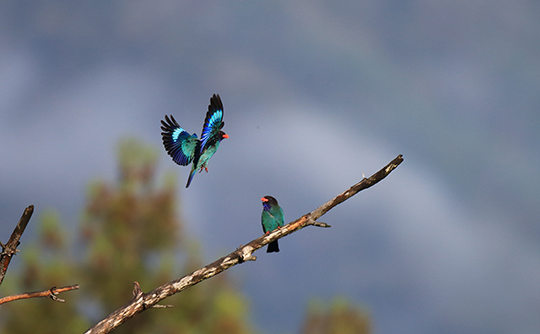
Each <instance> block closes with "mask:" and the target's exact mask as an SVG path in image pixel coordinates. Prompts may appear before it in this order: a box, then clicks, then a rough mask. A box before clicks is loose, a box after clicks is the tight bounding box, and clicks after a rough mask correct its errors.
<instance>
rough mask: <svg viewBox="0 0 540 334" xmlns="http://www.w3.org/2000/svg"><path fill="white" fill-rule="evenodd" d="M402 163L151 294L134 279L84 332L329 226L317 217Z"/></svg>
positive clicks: (116, 322)
mask: <svg viewBox="0 0 540 334" xmlns="http://www.w3.org/2000/svg"><path fill="white" fill-rule="evenodd" d="M401 162H403V157H402V155H401V154H400V155H398V156H397V157H396V158H395V159H394V160H392V161H391V162H390V163H389V164H388V165H386V166H385V167H384V168H382V169H381V170H379V171H378V172H377V173H375V174H373V175H372V176H370V177H369V178H365V177H364V178H363V179H362V180H361V181H360V182H358V183H357V184H355V185H353V186H352V187H350V188H349V189H348V190H346V191H344V192H343V193H341V194H339V195H337V196H336V197H334V198H333V199H331V200H330V201H328V202H326V203H325V204H323V205H321V206H320V207H318V208H317V209H315V210H313V211H312V212H310V213H307V214H305V215H303V216H302V217H300V218H298V219H296V220H295V221H293V222H291V223H289V224H287V225H285V226H283V227H281V228H279V229H276V230H274V231H272V232H270V233H269V234H267V235H263V236H261V237H259V238H257V239H255V240H253V241H251V242H250V243H248V244H247V245H245V246H240V247H238V249H236V250H235V251H234V252H232V253H230V254H229V255H227V256H224V257H222V258H221V259H219V260H217V261H215V262H213V263H211V264H209V265H207V266H206V267H204V268H201V269H199V270H196V271H194V272H193V273H191V274H189V275H186V276H184V277H181V278H179V279H177V280H174V281H171V282H169V283H166V284H164V285H162V286H159V287H157V288H155V289H154V290H152V291H150V292H148V293H142V291H141V288H140V285H139V283H137V282H135V284H134V285H135V286H134V290H133V298H132V299H131V301H129V302H128V303H127V304H125V305H124V306H122V307H120V308H119V309H117V310H116V311H114V312H113V313H111V314H109V315H108V316H107V317H106V318H105V319H103V320H102V321H100V322H99V323H97V324H96V325H95V326H94V327H92V328H90V329H89V330H87V331H86V332H85V334H97V333H109V332H111V331H112V330H114V329H115V328H116V327H118V326H120V325H121V324H122V323H124V322H126V321H127V320H129V319H130V318H132V317H134V316H136V315H137V314H139V313H141V312H143V311H145V310H147V309H149V308H155V307H156V304H157V303H158V302H160V301H161V300H163V299H165V298H167V297H169V296H172V295H174V294H176V293H178V292H181V291H183V290H185V289H187V288H189V287H191V286H193V285H195V284H197V283H200V282H202V281H203V280H205V279H207V278H210V277H213V276H215V275H217V274H219V273H221V272H222V271H224V270H227V269H228V268H230V267H232V266H235V265H237V264H239V263H243V262H245V261H254V260H256V257H255V256H253V255H252V253H253V252H255V251H256V250H258V249H259V248H261V247H263V246H265V245H267V244H268V243H270V242H272V241H274V240H278V239H281V238H283V237H285V236H287V235H289V234H291V233H293V232H296V231H298V230H300V229H302V228H304V227H306V226H310V225H311V226H318V227H330V225H328V224H325V223H321V222H317V221H316V220H317V219H319V218H320V217H321V216H322V215H324V214H325V213H327V212H328V211H329V210H331V209H332V208H333V207H335V206H336V205H338V204H340V203H343V202H344V201H346V200H347V199H349V198H351V197H352V196H354V195H356V194H357V193H358V192H359V191H361V190H364V189H366V188H369V187H371V186H373V185H374V184H376V183H377V182H379V181H381V180H382V179H384V178H385V177H386V176H388V174H390V173H391V172H392V171H393V170H394V169H395V168H396V167H397V166H398V165H399V164H400V163H401Z"/></svg>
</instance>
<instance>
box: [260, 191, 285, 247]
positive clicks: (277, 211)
mask: <svg viewBox="0 0 540 334" xmlns="http://www.w3.org/2000/svg"><path fill="white" fill-rule="evenodd" d="M261 201H262V205H263V211H262V214H261V224H262V228H263V232H264V233H265V234H268V233H270V231H273V230H275V229H276V228H280V227H281V226H283V210H282V209H281V207H280V206H279V204H278V202H277V200H276V199H275V198H274V197H272V196H268V195H267V196H264V197H263V198H261ZM266 252H267V253H272V252H279V246H278V241H277V240H276V241H272V242H271V243H269V244H268V248H267V249H266Z"/></svg>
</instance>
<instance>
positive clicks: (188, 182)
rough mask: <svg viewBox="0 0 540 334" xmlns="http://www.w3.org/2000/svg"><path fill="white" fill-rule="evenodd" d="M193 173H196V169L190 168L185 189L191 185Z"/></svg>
mask: <svg viewBox="0 0 540 334" xmlns="http://www.w3.org/2000/svg"><path fill="white" fill-rule="evenodd" d="M195 172H197V169H196V168H191V172H190V173H189V178H188V180H187V184H186V188H187V187H189V185H190V184H191V180H193V177H194V176H195Z"/></svg>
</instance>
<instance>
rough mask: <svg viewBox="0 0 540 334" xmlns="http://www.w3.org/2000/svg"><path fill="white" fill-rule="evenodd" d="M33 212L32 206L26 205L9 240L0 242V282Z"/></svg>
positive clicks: (16, 250) (0, 282)
mask: <svg viewBox="0 0 540 334" xmlns="http://www.w3.org/2000/svg"><path fill="white" fill-rule="evenodd" d="M33 213H34V206H33V205H30V206H28V207H27V208H26V209H25V210H24V212H23V214H22V216H21V219H19V223H18V224H17V226H15V229H14V230H13V233H11V237H10V238H9V241H8V242H7V243H6V244H5V245H4V244H3V243H1V242H0V245H1V246H2V253H1V254H0V284H2V282H3V281H4V277H5V276H6V272H7V269H8V266H9V263H10V262H11V258H12V257H13V255H15V254H16V253H17V252H18V251H19V250H18V249H17V246H19V244H20V241H19V240H20V239H21V236H22V234H23V233H24V229H25V228H26V225H28V222H29V221H30V218H31V217H32V214H33Z"/></svg>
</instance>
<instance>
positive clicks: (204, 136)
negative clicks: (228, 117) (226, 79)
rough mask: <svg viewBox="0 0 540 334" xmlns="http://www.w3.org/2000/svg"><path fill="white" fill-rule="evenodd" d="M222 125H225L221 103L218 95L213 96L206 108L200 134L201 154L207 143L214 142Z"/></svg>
mask: <svg viewBox="0 0 540 334" xmlns="http://www.w3.org/2000/svg"><path fill="white" fill-rule="evenodd" d="M223 125H225V123H224V122H223V103H222V102H221V98H220V97H219V94H217V95H216V94H214V95H213V96H212V97H211V98H210V105H209V106H208V112H207V113H206V118H205V120H204V125H203V129H202V133H201V148H200V149H201V153H202V151H204V150H205V149H206V147H207V146H208V145H207V144H208V142H209V141H212V139H214V140H216V137H217V135H218V133H219V131H220V130H221V128H223Z"/></svg>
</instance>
